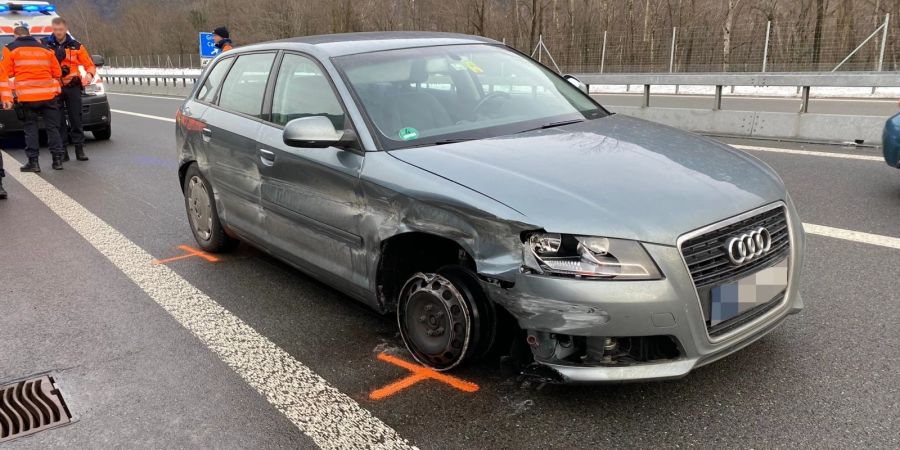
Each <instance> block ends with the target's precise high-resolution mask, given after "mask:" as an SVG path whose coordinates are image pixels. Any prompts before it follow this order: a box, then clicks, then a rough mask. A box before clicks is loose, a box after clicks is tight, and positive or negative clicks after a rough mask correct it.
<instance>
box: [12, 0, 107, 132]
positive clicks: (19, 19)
mask: <svg viewBox="0 0 900 450" xmlns="http://www.w3.org/2000/svg"><path fill="white" fill-rule="evenodd" d="M54 17H57V14H56V5H53V4H51V3H48V2H44V1H3V0H0V46H5V45H6V44H9V43H10V42H12V41H13V40H14V39H15V37H14V36H13V30H14V29H15V28H16V27H18V26H25V27H26V28H28V29H29V30H30V31H31V35H32V36H34V37H35V38H37V39H38V40H40V39H42V38H46V37H48V36H50V34H51V33H52V32H53V27H52V25H51V21H52V20H53V18H54ZM92 58H93V61H94V64H95V65H96V66H97V67H102V66H103V65H104V63H105V59H104V58H103V57H102V56H99V55H93V56H92ZM81 101H82V108H81V114H82V124H83V126H84V130H85V131H90V132H91V134H93V136H94V139H97V140H107V139H109V138H110V137H111V136H112V115H111V114H110V108H109V99H108V98H107V96H106V89H105V88H104V85H103V80H102V79H101V78H100V76H99V75H98V76H95V77H94V80H93V81H92V82H91V83H90V84H88V85H87V86H85V87H84V92H83V93H82V100H81ZM42 128H43V125H42ZM22 131H23V124H22V121H21V120H20V119H19V117H18V116H17V115H16V112H15V111H13V110H0V135H8V134H16V133H21V132H22Z"/></svg>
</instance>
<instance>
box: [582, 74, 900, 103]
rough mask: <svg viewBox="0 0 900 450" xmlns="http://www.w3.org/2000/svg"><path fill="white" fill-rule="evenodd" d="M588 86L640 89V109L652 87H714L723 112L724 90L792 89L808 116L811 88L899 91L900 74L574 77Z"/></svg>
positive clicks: (716, 99)
mask: <svg viewBox="0 0 900 450" xmlns="http://www.w3.org/2000/svg"><path fill="white" fill-rule="evenodd" d="M574 76H575V77H577V78H578V79H579V80H581V81H582V82H583V83H585V84H587V85H588V86H590V85H592V84H604V85H643V86H644V100H643V103H642V106H643V107H645V108H646V107H649V106H650V87H651V86H715V88H716V91H715V95H714V97H713V104H712V109H713V110H720V109H722V88H723V87H724V86H752V87H769V86H792V87H798V88H800V90H801V95H800V97H801V103H800V112H801V113H806V112H809V92H810V88H813V87H869V88H879V87H900V74H898V73H896V72H827V73H808V72H796V73H789V72H782V73H769V72H750V73H611V74H596V73H585V74H574Z"/></svg>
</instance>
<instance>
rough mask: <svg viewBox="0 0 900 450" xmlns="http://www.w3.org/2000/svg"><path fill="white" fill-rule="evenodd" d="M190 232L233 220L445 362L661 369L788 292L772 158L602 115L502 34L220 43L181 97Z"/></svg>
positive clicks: (211, 244)
mask: <svg viewBox="0 0 900 450" xmlns="http://www.w3.org/2000/svg"><path fill="white" fill-rule="evenodd" d="M176 122H177V125H176V129H177V130H176V136H177V145H178V152H179V155H180V170H179V176H180V181H181V187H182V189H183V191H184V198H185V206H186V209H187V213H188V218H189V223H190V226H191V229H192V231H193V234H194V236H195V238H196V240H197V242H198V244H199V245H200V247H202V248H203V249H204V250H207V251H211V252H222V251H227V250H229V249H232V248H234V246H235V244H236V243H237V242H238V241H244V242H246V243H248V244H250V245H252V246H254V247H257V248H259V249H262V250H263V251H265V252H267V253H269V254H271V255H273V256H275V257H276V258H279V259H281V260H283V261H285V262H287V263H288V264H290V265H292V266H294V267H296V268H298V269H300V270H301V271H303V272H306V273H308V274H310V275H311V276H313V277H314V278H315V279H317V280H321V281H323V282H325V283H327V284H329V285H331V286H333V287H335V288H336V289H338V290H340V291H342V292H344V293H346V294H347V295H348V296H350V297H352V298H354V299H356V300H359V301H361V302H363V303H365V304H367V305H369V306H371V307H372V308H374V309H376V310H378V311H380V312H382V313H385V314H394V315H396V320H397V325H398V328H399V332H400V335H401V336H402V339H403V342H404V343H405V345H406V347H407V348H408V349H409V352H410V353H411V354H412V356H413V357H415V359H416V360H418V361H419V362H420V363H422V364H424V365H427V366H429V367H432V368H435V369H438V370H450V369H453V368H455V367H458V366H460V365H461V364H466V363H471V362H474V361H478V360H484V359H485V358H486V357H487V356H491V357H492V358H498V357H502V356H509V355H513V356H515V358H508V357H507V358H505V359H504V360H505V361H515V362H516V364H517V367H518V368H519V369H520V370H521V371H522V372H523V373H524V374H526V375H529V376H534V377H539V378H540V379H542V380H545V381H550V382H569V383H598V382H615V381H631V380H652V379H665V378H676V377H680V376H684V375H686V374H687V373H688V372H690V371H691V370H692V369H694V368H697V367H700V366H702V365H705V364H708V363H710V362H712V361H715V360H717V359H720V358H722V357H724V356H726V355H729V354H731V353H733V352H735V351H737V350H739V349H741V348H743V347H746V346H747V345H749V344H751V343H753V342H754V341H756V340H758V339H760V338H761V337H762V336H764V335H766V334H767V333H769V332H770V331H772V330H773V329H774V328H775V327H777V326H778V325H780V324H781V323H782V322H783V321H784V320H785V318H786V317H787V316H788V315H790V314H792V313H797V312H799V311H800V310H801V309H802V307H803V303H802V300H801V298H800V293H799V291H798V286H799V274H800V270H799V268H800V267H801V265H802V262H803V261H802V259H803V247H804V236H803V230H802V227H801V222H800V220H799V218H798V216H797V212H796V210H795V208H794V206H793V204H792V202H791V199H790V197H789V196H788V193H787V192H786V190H785V188H784V185H783V183H782V181H781V179H780V178H779V177H778V175H777V174H775V173H774V171H773V170H772V169H770V168H769V167H768V166H766V165H765V164H763V163H762V162H760V161H759V160H757V159H756V158H754V157H752V156H749V155H747V154H745V153H743V152H741V151H738V150H736V149H734V148H732V147H730V146H727V145H724V144H721V143H718V142H715V141H712V140H710V139H707V138H704V137H701V136H697V135H694V134H691V133H686V132H682V131H678V130H675V129H672V128H669V127H665V126H662V125H658V124H654V123H650V122H645V121H641V120H637V119H633V118H629V117H625V116H621V115H615V114H610V113H609V112H608V111H607V110H605V109H604V108H603V107H602V106H600V105H599V104H598V103H597V102H595V101H594V100H593V99H592V98H591V97H590V96H588V95H586V94H585V93H584V92H582V91H581V90H580V89H578V88H577V87H575V86H573V84H572V83H570V82H569V81H567V80H566V79H564V78H562V77H560V76H558V75H556V74H555V73H554V72H552V71H550V70H548V69H547V68H545V67H544V66H542V65H540V64H538V63H537V62H535V61H532V60H531V59H529V58H528V57H527V56H524V55H522V54H520V53H518V52H516V51H514V50H511V49H509V48H508V47H506V46H504V45H502V44H500V43H499V42H496V41H493V40H489V39H485V38H480V37H471V36H464V35H455V34H444V33H360V34H344V35H330V36H313V37H305V38H298V39H289V40H283V41H276V42H269V43H264V44H258V45H251V46H246V47H241V48H239V49H236V50H233V51H229V52H227V53H225V54H223V55H221V56H220V57H218V58H217V59H216V60H215V61H213V63H212V64H210V66H209V67H208V68H207V69H206V71H205V72H204V74H203V75H202V76H201V77H200V79H199V80H198V82H197V84H196V87H195V89H194V92H193V93H192V94H191V96H190V97H189V98H188V99H187V100H186V101H185V102H184V104H183V105H182V106H181V108H180V109H179V111H178V114H177V121H176Z"/></svg>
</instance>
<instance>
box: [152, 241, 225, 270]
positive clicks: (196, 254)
mask: <svg viewBox="0 0 900 450" xmlns="http://www.w3.org/2000/svg"><path fill="white" fill-rule="evenodd" d="M178 248H179V249H181V250H182V251H184V252H185V253H184V254H183V255H180V256H175V257H172V258H166V259H154V260H153V262H152V263H151V264H153V265H154V266H157V265H160V264H168V263H170V262H172V261H178V260H181V259H187V258H203V259H205V260H206V261H208V262H211V263H214V262H219V258H216V257H215V256H213V255H210V254H209V253H206V252H204V251H202V250H198V249H196V248H194V247H191V246H189V245H179V246H178Z"/></svg>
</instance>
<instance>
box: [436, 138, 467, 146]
mask: <svg viewBox="0 0 900 450" xmlns="http://www.w3.org/2000/svg"><path fill="white" fill-rule="evenodd" d="M473 140H474V139H469V138H456V139H444V140H440V141H437V142H435V143H434V144H431V145H447V144H457V143H460V142H468V141H473Z"/></svg>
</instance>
